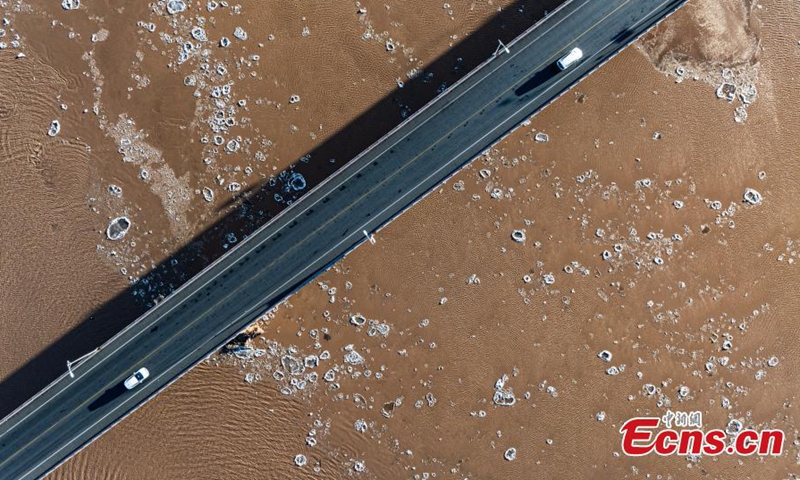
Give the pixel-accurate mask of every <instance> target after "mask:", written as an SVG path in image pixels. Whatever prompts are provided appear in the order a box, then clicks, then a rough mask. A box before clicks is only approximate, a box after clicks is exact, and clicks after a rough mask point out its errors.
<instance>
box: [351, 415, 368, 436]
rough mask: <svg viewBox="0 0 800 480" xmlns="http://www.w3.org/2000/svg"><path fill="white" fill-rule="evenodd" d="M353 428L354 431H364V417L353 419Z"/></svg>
mask: <svg viewBox="0 0 800 480" xmlns="http://www.w3.org/2000/svg"><path fill="white" fill-rule="evenodd" d="M353 428H355V429H356V432H358V433H366V431H367V422H365V421H364V419H362V418H359V419H358V420H356V421H355V423H353Z"/></svg>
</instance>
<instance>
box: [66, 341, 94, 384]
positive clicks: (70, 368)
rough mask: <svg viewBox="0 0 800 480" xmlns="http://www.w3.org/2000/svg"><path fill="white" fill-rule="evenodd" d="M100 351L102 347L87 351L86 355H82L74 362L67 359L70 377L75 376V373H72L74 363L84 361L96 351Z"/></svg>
mask: <svg viewBox="0 0 800 480" xmlns="http://www.w3.org/2000/svg"><path fill="white" fill-rule="evenodd" d="M99 351H100V347H97V348H95V349H94V350H92V351H91V352H89V353H87V354H86V355H84V356H82V357H80V358H79V359H77V360H75V361H74V362H70V361H69V360H67V372H69V376H70V378H75V374H74V373H72V366H73V365H77V364H78V363H80V362H82V361H83V360H86V359H87V358H89V357H91V356H92V355H94V354H95V353H97V352H99Z"/></svg>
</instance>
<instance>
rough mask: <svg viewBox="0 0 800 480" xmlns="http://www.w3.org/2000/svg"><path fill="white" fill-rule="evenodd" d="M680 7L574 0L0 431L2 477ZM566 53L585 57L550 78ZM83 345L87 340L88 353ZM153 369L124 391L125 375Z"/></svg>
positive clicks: (179, 367)
mask: <svg viewBox="0 0 800 480" xmlns="http://www.w3.org/2000/svg"><path fill="white" fill-rule="evenodd" d="M684 2H685V0H571V1H569V2H567V3H566V4H564V5H563V6H562V7H561V8H559V9H558V10H556V11H555V12H552V13H551V14H550V15H549V16H548V17H547V18H546V19H544V20H543V21H541V22H539V24H537V25H535V26H534V27H532V28H531V29H530V30H528V31H527V32H526V33H525V34H523V35H522V36H520V37H519V38H518V39H517V40H515V41H514V42H513V43H512V44H510V45H509V49H510V53H501V54H500V55H498V56H496V57H493V58H492V59H491V60H489V61H487V62H486V63H484V64H483V65H482V66H481V67H479V68H478V69H476V70H475V71H473V72H472V73H471V74H469V75H468V76H467V77H466V78H465V79H463V80H462V81H460V82H459V83H457V84H456V85H454V86H452V87H451V88H449V89H448V90H447V91H446V92H445V93H444V94H442V95H440V96H439V97H437V98H436V99H435V100H433V101H432V102H431V103H430V104H428V105H427V106H426V107H425V108H423V109H422V110H420V111H419V112H417V114H415V115H414V116H412V117H411V118H409V119H408V120H407V121H406V122H404V123H403V124H401V125H400V126H399V127H397V128H396V129H394V130H393V131H392V132H390V133H389V134H387V135H386V136H385V137H383V139H381V141H379V142H378V143H376V144H375V145H374V146H373V147H371V148H370V149H368V150H367V151H365V152H363V153H362V154H360V155H359V156H358V157H356V158H355V159H353V160H352V161H351V162H349V163H348V164H347V165H346V166H344V167H343V168H342V169H340V170H339V172H337V173H336V174H335V175H333V176H332V177H330V178H329V179H327V180H326V181H325V182H324V183H322V184H320V185H319V186H317V187H316V188H314V189H312V190H311V191H310V192H308V193H307V194H306V195H305V196H304V197H302V199H301V200H299V201H297V202H295V203H294V204H293V205H292V206H291V207H290V208H288V209H286V210H285V211H284V212H283V213H282V214H281V215H279V216H278V217H276V218H275V219H274V220H273V221H272V222H270V223H269V224H268V225H266V226H264V227H262V228H261V229H260V230H258V231H257V232H256V233H255V234H253V235H251V236H250V237H249V238H248V239H247V240H246V241H243V242H241V243H240V244H239V245H238V246H237V247H236V248H235V249H233V250H232V251H231V252H229V253H228V254H227V255H225V256H224V257H222V258H221V259H220V260H218V261H216V262H215V263H213V264H212V265H211V266H209V267H208V268H207V269H205V270H204V271H203V272H201V273H200V274H198V275H197V276H196V277H194V278H193V279H192V280H190V281H189V282H188V283H187V284H186V285H184V286H183V287H181V288H180V289H179V290H177V291H176V292H175V293H173V294H172V295H171V296H169V297H168V298H167V299H165V300H164V301H163V302H161V303H160V304H158V305H157V306H156V307H154V308H153V309H151V310H150V311H149V312H147V314H145V315H144V316H143V317H141V318H140V319H138V320H137V321H136V322H135V323H134V324H132V325H131V326H130V327H128V328H127V329H125V330H124V331H122V332H121V333H120V334H118V335H117V336H115V337H114V338H113V339H112V340H110V341H109V342H107V343H106V344H105V345H103V346H102V348H101V349H100V351H99V352H98V353H97V354H96V355H94V356H92V357H91V358H89V359H88V360H86V361H85V362H83V363H81V364H80V365H79V366H77V367H76V368H75V369H74V371H75V378H70V377H69V376H66V375H65V376H63V377H61V378H59V379H58V380H56V381H55V382H54V383H53V384H51V385H50V386H49V387H48V388H47V389H45V390H44V391H43V392H42V393H41V394H39V395H37V396H36V397H34V398H32V399H31V400H30V401H28V402H27V403H26V404H24V405H23V406H21V407H20V408H19V409H17V410H16V411H14V412H13V413H11V414H10V415H9V416H8V417H6V418H5V419H3V421H2V422H1V423H0V479H3V480H12V479H32V478H39V477H42V476H44V475H45V474H47V473H48V472H49V471H51V470H52V469H54V468H56V467H57V466H58V465H60V464H61V463H62V462H63V461H65V460H66V459H68V458H69V457H70V456H72V455H74V454H75V453H76V452H77V451H79V450H80V449H81V448H82V447H84V446H85V445H87V444H88V443H89V442H91V441H92V440H93V439H95V438H97V437H98V436H99V435H100V434H102V433H103V432H104V431H106V430H107V429H108V428H110V427H112V426H113V425H115V424H116V423H117V422H119V421H120V420H121V419H122V418H124V417H125V416H126V415H127V414H129V413H130V412H131V411H133V410H135V409H136V408H137V407H138V406H140V405H141V404H143V403H144V402H145V401H147V400H148V399H150V398H152V397H153V396H154V395H156V394H157V393H158V392H159V391H160V390H162V389H163V388H165V387H166V386H168V385H169V384H170V383H172V382H173V381H175V380H176V379H177V378H178V377H180V376H181V375H182V374H183V373H185V372H186V371H188V370H189V369H190V368H191V367H193V366H194V365H196V364H197V363H199V362H200V361H202V360H203V359H204V358H206V357H208V356H209V355H211V354H212V353H213V352H215V351H216V350H218V349H219V348H220V346H222V345H223V344H225V343H226V342H227V341H228V340H229V339H231V338H232V337H234V336H235V335H236V334H237V333H239V332H240V331H241V330H243V329H244V328H245V327H246V326H247V325H249V324H250V323H252V322H253V321H255V320H256V319H257V318H258V317H259V316H260V315H261V314H263V313H264V312H266V311H267V310H268V309H270V308H271V307H273V306H274V305H276V304H277V303H279V302H280V301H282V300H284V299H285V298H286V297H287V296H288V295H290V294H292V293H293V292H295V291H296V290H297V289H298V288H300V287H301V286H302V285H303V284H305V283H307V282H308V281H310V280H311V279H312V278H314V277H315V276H316V275H317V274H319V273H320V272H322V271H324V270H325V269H326V268H327V267H329V266H330V265H331V264H333V263H334V262H336V261H337V260H338V259H340V258H341V257H342V256H343V255H345V254H346V253H347V252H349V251H350V250H352V249H353V248H355V247H356V246H358V245H359V244H360V243H362V242H364V241H365V240H366V236H365V234H364V233H363V232H364V231H367V232H370V233H371V232H374V231H376V230H377V229H379V228H380V227H382V226H383V225H385V224H387V223H388V222H389V221H391V220H392V219H393V218H395V217H396V216H397V215H399V214H400V213H402V212H403V211H404V210H405V209H406V208H408V207H410V206H411V205H413V204H414V203H415V202H417V201H418V200H419V199H420V198H422V197H423V196H424V195H425V194H426V193H427V192H429V191H431V190H432V189H434V188H435V187H436V186H437V185H438V184H440V183H441V182H442V181H443V180H445V179H447V178H448V177H449V176H451V175H452V174H454V173H455V172H457V171H458V170H459V169H460V168H461V167H462V166H464V165H465V164H466V163H468V162H469V161H471V160H472V159H474V158H476V157H477V156H479V155H480V154H481V153H482V152H483V151H485V150H486V149H487V148H489V147H490V146H492V145H494V144H495V143H497V142H498V141H500V140H501V139H502V138H503V137H505V136H506V135H507V134H508V133H510V132H511V131H512V130H513V129H514V128H516V127H517V126H518V125H519V124H521V123H523V122H524V121H525V120H527V119H528V118H530V117H531V115H533V114H534V113H535V112H537V111H539V110H541V109H542V108H544V107H545V106H546V105H547V104H548V103H550V102H551V101H553V100H554V99H556V98H557V97H558V96H559V95H561V94H563V93H564V92H565V91H567V90H568V89H569V87H571V86H572V85H574V84H575V83H577V82H578V81H579V80H580V79H582V78H583V77H584V76H586V75H588V74H589V73H591V72H592V71H593V70H594V69H595V68H597V67H598V66H600V65H601V64H602V63H604V62H605V61H607V60H608V59H609V58H611V57H612V56H614V55H615V54H616V53H617V52H619V51H620V50H621V49H622V48H624V47H625V46H626V45H628V44H629V43H630V42H631V41H633V40H634V39H635V38H637V37H638V36H639V35H641V34H642V33H644V32H645V31H646V30H647V29H649V28H650V27H652V26H653V25H654V24H655V23H657V22H658V21H660V20H661V19H663V18H664V17H665V16H666V15H668V14H669V13H671V12H672V11H674V10H675V9H677V8H678V7H679V6H681V5H682V4H683V3H684ZM573 46H579V47H580V48H581V49H582V50H583V52H584V58H583V60H582V61H581V63H579V64H578V65H576V66H575V67H573V68H572V69H570V70H567V71H566V72H559V71H558V70H557V69H556V68H555V66H554V63H555V61H556V60H557V59H558V58H559V57H560V56H561V55H563V54H564V53H565V52H566V51H568V50H569V49H571V48H572V47H573ZM87 347H88V348H87V350H89V349H91V348H92V346H87ZM142 366H146V367H147V368H148V369H149V370H150V373H151V376H150V379H148V380H147V381H146V382H145V383H144V384H143V385H141V386H140V387H138V388H137V389H136V390H134V391H126V390H125V389H124V387H122V382H123V381H124V380H125V378H126V377H128V376H129V375H130V374H131V373H132V372H133V371H134V370H135V369H137V368H139V367H142Z"/></svg>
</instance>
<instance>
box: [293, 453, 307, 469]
mask: <svg viewBox="0 0 800 480" xmlns="http://www.w3.org/2000/svg"><path fill="white" fill-rule="evenodd" d="M307 463H308V458H306V456H305V455H303V454H302V453H298V454H297V455H295V456H294V464H295V465H297V466H298V467H303V466H305V464H307Z"/></svg>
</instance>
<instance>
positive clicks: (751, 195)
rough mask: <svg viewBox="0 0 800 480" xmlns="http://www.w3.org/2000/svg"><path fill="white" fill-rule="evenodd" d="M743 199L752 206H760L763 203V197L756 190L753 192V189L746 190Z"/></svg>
mask: <svg viewBox="0 0 800 480" xmlns="http://www.w3.org/2000/svg"><path fill="white" fill-rule="evenodd" d="M743 199H744V201H745V202H747V203H749V204H750V205H758V204H759V203H761V200H762V197H761V194H760V193H758V192H757V191H756V190H753V189H752V188H746V189H745V190H744V196H743Z"/></svg>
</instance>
